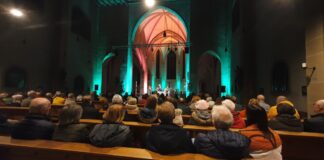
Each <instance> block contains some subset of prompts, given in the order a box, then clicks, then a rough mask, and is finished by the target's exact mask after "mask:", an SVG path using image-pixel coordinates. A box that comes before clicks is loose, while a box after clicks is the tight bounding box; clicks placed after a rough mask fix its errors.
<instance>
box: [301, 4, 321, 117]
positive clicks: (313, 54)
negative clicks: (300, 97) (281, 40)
mask: <svg viewBox="0 0 324 160" xmlns="http://www.w3.org/2000/svg"><path fill="white" fill-rule="evenodd" d="M305 13H306V16H305V20H306V21H305V24H306V40H305V43H306V45H305V46H306V63H307V66H308V67H316V70H315V72H314V75H313V77H312V79H311V81H310V84H309V86H308V88H307V93H308V95H307V112H308V116H310V115H312V114H313V103H314V101H315V100H318V99H324V74H323V73H324V1H323V0H312V1H309V0H307V1H305ZM310 74H311V70H307V72H306V76H309V75H310Z"/></svg>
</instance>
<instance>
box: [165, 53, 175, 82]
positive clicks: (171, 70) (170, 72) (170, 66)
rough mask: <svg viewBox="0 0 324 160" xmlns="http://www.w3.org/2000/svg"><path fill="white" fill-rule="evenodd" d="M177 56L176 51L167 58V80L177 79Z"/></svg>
mask: <svg viewBox="0 0 324 160" xmlns="http://www.w3.org/2000/svg"><path fill="white" fill-rule="evenodd" d="M176 60H177V56H176V53H174V51H171V52H169V54H168V56H167V79H176V69H177V61H176Z"/></svg>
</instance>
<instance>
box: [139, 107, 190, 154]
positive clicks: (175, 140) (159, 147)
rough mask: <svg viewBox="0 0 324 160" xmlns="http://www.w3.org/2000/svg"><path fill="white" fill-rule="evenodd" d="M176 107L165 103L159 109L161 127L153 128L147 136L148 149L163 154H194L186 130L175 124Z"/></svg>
mask: <svg viewBox="0 0 324 160" xmlns="http://www.w3.org/2000/svg"><path fill="white" fill-rule="evenodd" d="M174 109H175V108H174V106H173V104H172V103H170V102H164V103H163V104H161V105H160V106H159V107H158V119H159V120H160V121H161V123H160V125H156V126H155V125H154V126H152V127H151V128H150V129H149V130H148V132H147V135H146V141H145V142H146V148H148V149H149V150H151V151H154V152H158V153H161V154H180V153H186V152H194V150H195V149H194V146H193V144H192V142H191V139H190V136H189V135H188V133H187V132H186V130H184V129H182V128H180V127H179V126H177V125H175V124H173V119H174V118H175V112H174Z"/></svg>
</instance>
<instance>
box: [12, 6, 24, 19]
mask: <svg viewBox="0 0 324 160" xmlns="http://www.w3.org/2000/svg"><path fill="white" fill-rule="evenodd" d="M10 13H11V14H12V15H13V16H15V17H22V16H24V13H23V12H22V11H21V10H19V9H15V8H13V9H11V10H10Z"/></svg>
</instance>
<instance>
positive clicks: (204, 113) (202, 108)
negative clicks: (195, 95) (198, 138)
mask: <svg viewBox="0 0 324 160" xmlns="http://www.w3.org/2000/svg"><path fill="white" fill-rule="evenodd" d="M208 108H209V104H208V103H207V101H205V100H199V101H197V102H196V103H195V109H194V110H193V112H192V114H191V118H190V119H189V121H188V124H192V125H201V126H211V125H212V119H211V114H210V110H208Z"/></svg>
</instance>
